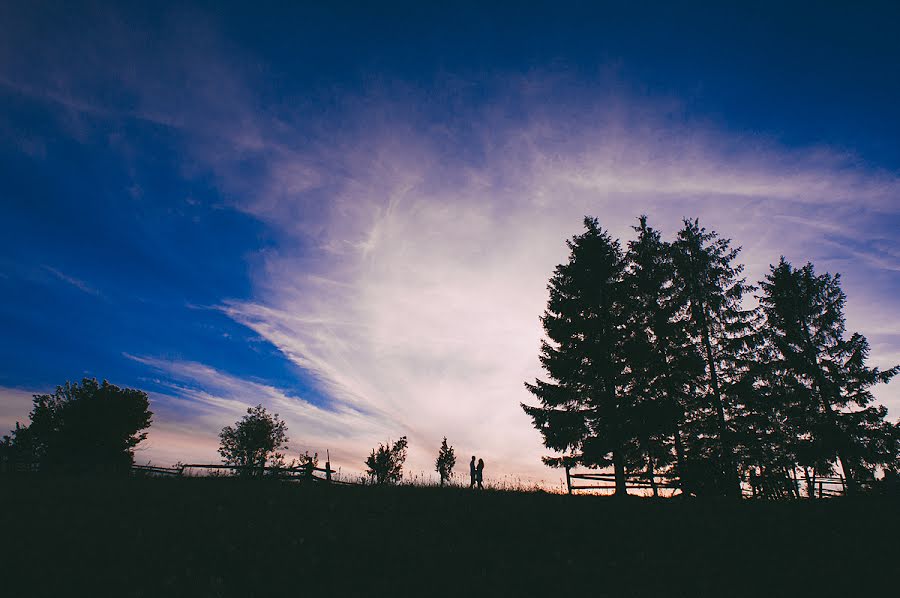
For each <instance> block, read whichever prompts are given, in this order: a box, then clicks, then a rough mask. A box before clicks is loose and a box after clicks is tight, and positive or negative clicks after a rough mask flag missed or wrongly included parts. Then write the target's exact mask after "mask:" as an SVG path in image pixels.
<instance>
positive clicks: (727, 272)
mask: <svg viewBox="0 0 900 598" xmlns="http://www.w3.org/2000/svg"><path fill="white" fill-rule="evenodd" d="M739 252H740V248H732V247H731V240H730V239H724V238H720V237H719V236H718V234H716V233H715V232H713V231H710V232H707V231H706V229H705V228H702V227H701V226H700V225H699V222H698V221H697V220H696V219H695V220H684V227H683V228H682V229H681V230H680V231H679V232H678V236H677V238H676V240H675V242H674V243H673V253H672V255H673V259H674V263H675V269H676V276H675V290H676V296H677V297H678V298H679V301H680V302H681V303H682V304H683V305H684V306H685V309H686V314H685V316H686V325H687V329H688V331H689V333H690V335H691V336H692V338H693V339H694V342H695V343H696V346H697V347H698V349H699V351H700V353H701V355H702V356H703V359H704V362H705V366H706V377H705V380H704V381H703V384H702V385H701V387H700V388H699V390H700V391H701V393H702V396H703V398H704V399H705V405H701V406H699V407H700V408H699V409H697V410H696V415H697V417H696V418H695V420H694V422H693V423H694V425H695V428H696V429H695V430H694V433H693V434H692V436H693V437H694V438H697V439H698V441H697V442H696V446H695V448H696V451H695V452H696V453H698V454H697V455H696V457H702V456H705V457H706V461H707V462H711V461H712V462H715V463H716V465H715V475H714V478H716V480H717V482H718V485H719V490H720V492H722V493H724V494H726V495H731V496H739V495H740V491H741V490H740V478H739V477H738V472H737V469H736V463H735V455H734V439H733V438H732V436H731V434H730V432H729V426H728V412H729V410H730V409H733V410H735V411H736V410H737V407H738V405H737V404H734V403H736V401H737V398H738V397H736V396H732V397H730V398H731V399H732V403H733V404H731V405H729V404H728V399H729V391H730V390H731V389H732V388H735V389H737V388H740V382H741V380H742V377H743V376H744V375H745V373H746V370H747V369H748V367H749V365H750V364H751V363H752V348H753V345H754V343H755V342H756V328H755V326H754V324H755V322H756V320H757V317H756V316H757V312H756V310H745V309H744V308H743V306H742V299H743V297H744V295H745V294H746V293H747V292H748V291H752V290H753V288H754V287H752V286H751V285H748V284H747V283H746V280H745V279H744V278H742V277H741V276H740V274H741V272H742V271H743V268H744V267H743V265H741V264H737V263H735V260H736V259H737V256H738V253H739ZM707 439H709V440H712V443H711V444H709V443H707ZM695 462H700V461H699V459H697V458H695Z"/></svg>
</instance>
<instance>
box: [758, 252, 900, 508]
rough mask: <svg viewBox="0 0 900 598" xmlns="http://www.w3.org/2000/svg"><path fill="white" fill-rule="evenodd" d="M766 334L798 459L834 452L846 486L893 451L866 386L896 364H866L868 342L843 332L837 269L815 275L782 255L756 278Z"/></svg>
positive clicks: (892, 438)
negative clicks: (880, 366) (794, 430)
mask: <svg viewBox="0 0 900 598" xmlns="http://www.w3.org/2000/svg"><path fill="white" fill-rule="evenodd" d="M760 286H761V288H762V291H763V293H762V296H761V297H760V305H761V307H762V310H763V312H764V313H765V316H766V327H765V330H766V336H767V339H768V341H769V343H770V344H771V346H772V348H773V350H774V354H775V356H774V359H773V362H772V365H771V368H770V369H771V371H773V372H777V373H778V374H779V377H778V379H777V380H776V381H775V383H774V384H775V385H776V386H777V387H778V388H779V389H781V391H782V393H783V394H784V395H785V396H786V400H784V401H783V403H784V404H786V405H788V406H789V407H790V408H791V411H792V413H793V417H792V418H791V423H792V425H794V426H796V427H798V433H797V435H798V438H800V439H801V440H800V441H798V450H797V452H798V459H799V460H800V464H801V465H812V466H814V467H815V466H819V467H821V463H822V462H823V461H826V462H827V461H828V460H832V459H836V460H837V461H838V462H839V463H840V466H841V469H842V470H843V473H844V476H845V478H846V480H847V484H848V490H849V491H850V492H853V491H855V490H856V487H857V481H858V479H859V478H861V477H863V476H869V477H871V475H872V469H873V468H874V466H876V465H890V464H891V463H892V462H893V460H894V459H895V456H896V451H897V446H896V434H895V433H894V427H893V426H892V425H891V424H890V423H888V422H886V421H885V416H886V414H887V410H886V408H885V407H883V406H874V405H871V403H872V401H873V396H872V393H871V390H870V389H871V387H873V386H874V385H876V384H878V383H886V382H888V381H889V380H890V379H891V378H892V377H893V376H895V375H896V374H897V373H898V372H900V366H895V367H892V368H889V369H887V370H884V371H881V370H879V369H878V368H871V367H868V366H867V365H866V359H867V358H868V354H869V344H868V341H867V340H866V338H865V337H864V336H862V335H861V334H859V333H855V334H853V335H851V336H850V338H849V339H847V338H845V332H846V326H845V318H844V303H845V302H846V295H845V294H844V292H843V291H842V290H841V286H840V275H835V276H832V275H830V274H828V273H826V274H822V275H817V274H816V273H815V269H814V268H813V265H812V264H809V263H807V264H806V265H805V266H803V267H802V268H799V269H795V268H793V267H792V266H791V264H790V263H789V262H787V260H785V259H784V258H783V257H782V258H781V261H780V262H779V264H778V265H777V266H772V267H771V271H770V272H769V274H768V275H767V276H766V279H765V280H764V281H763V282H762V283H761V285H760Z"/></svg>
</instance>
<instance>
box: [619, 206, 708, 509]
mask: <svg viewBox="0 0 900 598" xmlns="http://www.w3.org/2000/svg"><path fill="white" fill-rule="evenodd" d="M634 230H635V232H636V233H637V238H636V239H635V240H633V241H630V242H629V243H628V252H627V254H626V261H627V264H628V265H627V272H626V276H625V284H626V289H627V295H628V306H627V311H626V318H625V321H626V323H625V330H626V340H625V353H626V359H627V361H628V370H627V373H626V380H627V382H626V388H625V392H626V393H627V394H628V395H630V396H631V397H632V399H633V401H634V403H635V418H634V421H635V424H636V429H637V431H638V437H639V442H640V444H641V447H642V450H641V456H642V458H643V459H645V460H646V471H647V476H648V478H649V479H650V481H651V486H652V489H653V493H654V495H656V494H657V488H656V484H655V481H654V474H655V473H656V470H658V469H661V468H665V467H667V466H669V465H671V464H672V463H673V461H674V462H675V463H677V467H676V470H677V472H678V475H679V477H680V478H681V479H682V480H683V481H684V478H685V476H687V475H689V472H688V471H687V468H686V467H685V464H686V455H685V451H684V442H683V439H682V434H683V430H682V426H683V422H684V413H685V409H687V408H688V405H689V404H690V401H691V396H690V392H691V389H692V388H694V387H696V384H697V380H698V379H700V378H701V377H702V376H703V360H702V358H701V356H700V354H699V353H698V351H697V350H696V347H695V346H694V344H693V343H692V342H691V339H690V337H689V335H688V334H687V330H686V327H685V321H684V319H683V318H682V317H681V311H682V305H681V302H680V300H679V297H677V296H676V294H675V286H674V278H675V267H674V263H673V260H672V252H671V246H670V245H669V244H668V243H666V242H664V241H663V240H662V239H661V238H660V234H659V232H658V231H656V230H654V229H653V228H652V227H650V226H648V224H647V217H646V216H641V217H640V218H639V223H638V226H636V227H634ZM688 485H689V484H688Z"/></svg>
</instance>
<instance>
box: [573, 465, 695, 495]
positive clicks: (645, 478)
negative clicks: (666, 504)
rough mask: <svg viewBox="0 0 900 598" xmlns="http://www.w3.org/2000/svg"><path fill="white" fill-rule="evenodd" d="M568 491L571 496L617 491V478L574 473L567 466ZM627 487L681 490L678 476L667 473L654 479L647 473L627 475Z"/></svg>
mask: <svg viewBox="0 0 900 598" xmlns="http://www.w3.org/2000/svg"><path fill="white" fill-rule="evenodd" d="M565 470H566V489H567V491H568V493H569V494H572V491H573V490H615V489H616V486H615V482H616V476H615V474H612V473H603V472H584V473H578V472H574V471H572V467H571V466H566V467H565ZM575 480H584V481H587V482H600V483H599V484H591V485H579V484H578V483H577V482H575ZM625 487H626V491H627V489H629V488H631V489H639V490H653V489H654V488H656V489H657V490H659V489H668V490H676V489H679V488H681V484H680V482H679V480H678V476H675V475H672V474H666V473H657V474H654V475H653V477H652V479H651V477H650V476H649V475H648V474H646V473H628V474H625Z"/></svg>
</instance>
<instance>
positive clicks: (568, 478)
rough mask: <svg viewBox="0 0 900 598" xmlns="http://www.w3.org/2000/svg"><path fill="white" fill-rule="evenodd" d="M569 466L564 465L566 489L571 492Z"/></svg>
mask: <svg viewBox="0 0 900 598" xmlns="http://www.w3.org/2000/svg"><path fill="white" fill-rule="evenodd" d="M570 469H571V468H570V466H568V465H566V489H567V490H568V491H569V494H572V475H571V474H570V473H569V470H570Z"/></svg>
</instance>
